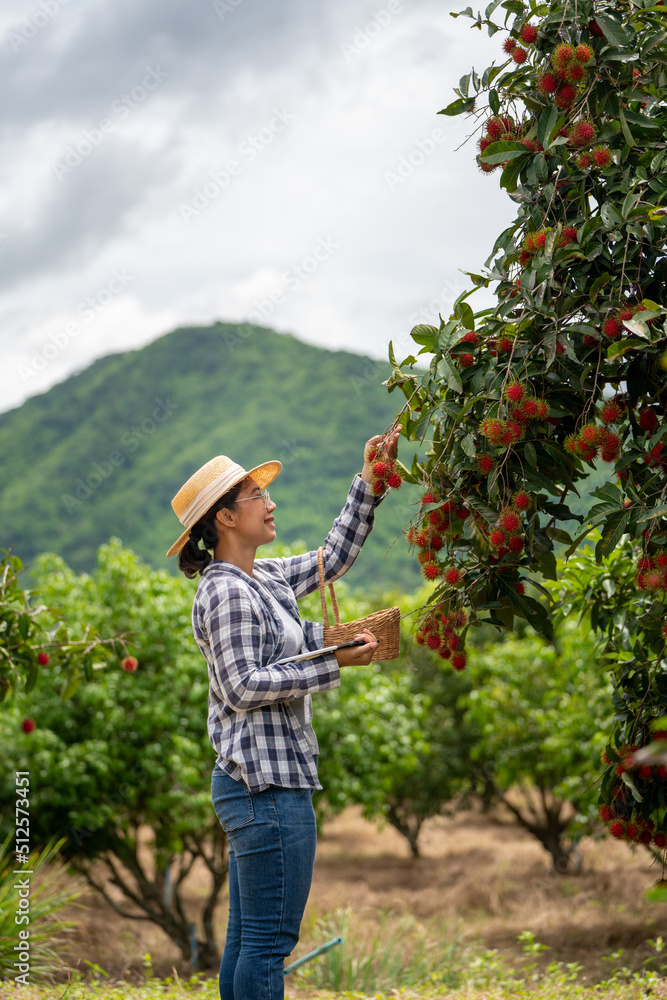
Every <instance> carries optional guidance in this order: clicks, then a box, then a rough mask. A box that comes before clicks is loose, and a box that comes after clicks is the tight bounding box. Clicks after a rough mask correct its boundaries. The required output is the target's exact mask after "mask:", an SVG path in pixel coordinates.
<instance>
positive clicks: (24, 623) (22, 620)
mask: <svg viewBox="0 0 667 1000" xmlns="http://www.w3.org/2000/svg"><path fill="white" fill-rule="evenodd" d="M29 632H30V615H19V635H20V636H21V638H22V639H27V638H28V633H29Z"/></svg>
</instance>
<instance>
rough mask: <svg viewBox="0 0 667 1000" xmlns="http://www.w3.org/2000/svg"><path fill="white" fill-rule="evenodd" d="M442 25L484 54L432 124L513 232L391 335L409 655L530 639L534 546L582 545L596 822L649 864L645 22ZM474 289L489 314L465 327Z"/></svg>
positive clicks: (653, 297) (653, 238)
mask: <svg viewBox="0 0 667 1000" xmlns="http://www.w3.org/2000/svg"><path fill="white" fill-rule="evenodd" d="M453 16H455V17H459V16H466V17H470V18H472V20H473V22H474V23H473V27H477V28H479V29H482V28H483V27H486V28H487V29H488V31H489V34H491V35H494V34H495V33H496V32H502V34H501V35H500V41H499V45H498V48H499V53H500V55H501V58H500V65H495V64H494V65H493V66H491V67H489V68H488V69H486V70H485V71H484V72H483V73H482V74H481V75H478V74H477V73H476V72H475V71H474V70H473V71H472V72H471V73H470V74H468V75H467V76H465V77H463V78H462V80H461V81H460V84H459V88H458V89H457V91H456V94H457V98H456V100H455V101H454V102H453V103H452V104H450V105H449V106H448V107H447V108H445V109H444V111H443V112H441V113H442V114H446V115H459V114H467V115H468V117H469V119H470V120H471V121H472V123H473V125H474V131H475V133H476V136H477V165H478V168H479V169H480V171H481V172H482V173H484V174H490V175H493V174H495V175H496V177H498V178H499V182H500V187H501V188H502V189H504V190H505V191H506V192H507V194H508V195H509V197H510V198H512V200H513V201H514V202H515V204H516V206H517V214H516V218H515V220H514V221H513V223H512V225H511V226H510V227H509V228H508V229H506V230H505V231H504V232H503V233H501V234H500V236H499V237H498V238H497V240H496V242H495V245H494V248H493V251H492V254H491V256H490V258H489V260H488V261H487V262H486V265H485V268H486V270H485V272H484V273H483V274H472V273H469V272H467V273H468V274H469V277H470V280H471V287H470V289H469V290H467V291H466V292H464V293H463V294H462V295H461V296H460V297H459V299H458V300H457V301H456V303H455V307H454V311H453V314H452V315H451V316H450V317H448V318H447V319H446V320H445V319H443V318H442V317H440V322H439V324H438V325H437V326H427V325H421V326H417V327H415V329H414V330H413V331H412V337H413V340H414V341H415V342H416V344H418V345H419V346H420V347H421V350H420V351H419V354H425V355H429V356H430V367H429V370H428V372H427V373H426V374H422V373H421V372H419V371H417V372H415V371H414V365H415V364H416V361H417V359H416V358H415V357H413V356H410V357H408V358H406V359H404V360H403V361H402V362H400V364H399V363H398V362H397V361H396V358H395V356H394V354H393V350H391V349H390V359H391V361H392V365H393V367H394V374H393V376H392V378H391V379H390V380H389V383H388V384H389V386H390V389H393V388H395V387H400V388H401V390H402V391H403V392H404V394H405V396H406V399H407V403H406V405H405V407H404V409H403V411H402V413H401V417H400V419H401V423H402V426H403V432H404V435H405V436H406V438H407V439H408V440H412V441H423V440H424V439H425V438H426V439H427V440H428V441H429V443H430V447H429V450H428V454H427V457H426V459H425V460H424V461H423V462H420V461H419V460H418V459H417V458H415V460H414V461H413V463H412V468H411V469H406V468H403V469H402V470H401V471H402V472H403V475H404V478H407V479H409V480H411V481H414V482H421V483H422V484H423V485H424V487H425V492H424V494H423V497H422V504H421V507H420V510H419V513H418V515H417V516H416V517H415V519H414V523H413V524H412V525H411V526H410V527H409V529H408V531H407V537H408V541H409V543H410V544H411V545H412V546H413V547H414V548H415V551H416V553H417V555H418V558H419V561H420V562H421V564H422V566H423V572H424V575H425V577H426V578H427V579H429V580H433V581H434V582H435V584H436V587H435V590H434V593H433V597H432V600H431V601H430V602H429V604H428V605H427V606H426V607H425V608H424V609H423V611H422V618H421V622H420V627H419V631H418V633H417V640H418V641H419V642H422V643H424V644H426V645H427V646H429V647H430V648H431V649H433V650H436V651H437V652H439V653H440V655H441V656H442V657H443V658H444V659H447V660H449V661H450V663H451V665H452V667H454V668H455V669H463V668H464V667H465V665H466V652H465V640H466V634H467V632H468V630H469V629H470V627H471V626H478V625H480V624H481V623H485V622H486V623H491V624H492V625H495V626H497V627H498V628H499V629H505V630H511V629H512V628H513V625H514V620H515V617H519V618H523V619H525V620H527V621H528V622H529V623H530V625H532V626H533V628H534V629H535V630H536V631H537V632H538V633H540V634H541V635H543V636H545V637H546V638H547V639H551V638H552V635H553V631H552V608H553V598H552V596H551V590H553V589H554V587H553V586H552V587H551V590H549V589H547V588H546V587H545V586H544V582H545V581H549V580H552V581H558V579H559V575H560V574H559V569H558V566H557V561H556V552H555V546H558V549H559V551H558V554H559V555H564V556H573V555H575V554H576V555H577V556H579V555H580V554H581V553H582V552H583V551H584V550H587V545H588V543H590V542H591V541H593V542H594V545H595V551H594V564H593V565H594V566H598V567H599V574H600V579H602V578H603V577H604V579H605V580H607V581H608V583H607V584H605V588H606V589H602V590H600V588H599V587H598V586H597V583H596V572H593V573H591V574H589V576H590V588H589V590H588V591H583V592H580V593H578V594H577V595H575V597H572V598H571V599H570V601H569V604H570V606H574V605H577V601H579V607H580V609H581V610H582V611H585V612H588V613H589V614H590V616H591V624H592V625H593V627H594V628H595V629H597V631H598V632H599V634H600V636H601V641H603V642H604V644H605V649H604V652H606V654H608V659H610V661H611V662H610V666H611V667H613V671H614V685H615V696H614V703H615V708H616V722H615V725H614V729H613V732H612V733H611V734H610V739H609V744H608V746H607V748H606V750H605V758H606V772H605V775H604V778H603V782H602V801H603V805H602V809H601V815H602V817H603V818H604V819H606V820H607V821H608V822H609V824H610V830H611V832H612V833H613V834H614V835H617V836H620V837H623V838H626V839H629V840H635V841H639V842H643V843H646V844H650V843H651V842H652V843H653V845H654V847H655V848H658V849H660V848H662V847H664V845H665V834H666V832H667V822H666V818H665V814H666V811H667V798H666V792H667V768H665V767H664V766H662V765H661V766H651V765H649V764H643V765H642V766H641V767H639V766H633V764H634V763H635V762H634V761H633V758H632V753H633V750H634V749H636V748H637V747H641V746H643V745H645V744H647V743H650V742H651V741H652V739H653V731H654V730H655V726H654V727H653V730H652V728H651V724H652V722H653V723H657V720H658V719H660V718H661V717H662V716H664V715H665V714H667V655H666V643H667V606H666V604H667V597H666V594H665V590H666V588H667V421H666V419H665V403H666V401H667V391H666V387H665V370H664V367H663V365H662V363H661V359H662V358H663V356H664V354H665V348H666V347H667V324H666V322H665V312H666V310H665V281H666V280H667V256H666V255H665V232H666V229H665V225H666V219H667V170H666V167H667V145H666V141H667V105H666V97H667V30H666V29H667V6H665V5H664V4H655V3H652V2H651V0H629V2H623V3H621V2H618V3H606V2H596V3H592V2H591V0H553V2H550V3H544V4H538V3H535V2H531V4H530V6H528V5H527V4H524V3H521V2H520V0H506V2H504V3H499V0H494V2H493V3H491V4H490V6H489V7H487V9H486V12H485V14H484V16H482V15H481V14H477V15H475V14H473V11H472V9H471V8H468V9H467V10H466V11H463V12H462V14H461V15H453ZM491 284H493V285H494V286H495V295H496V298H497V302H496V304H495V305H494V306H493V307H491V308H487V309H483V310H481V311H478V312H474V311H473V309H472V307H471V306H470V304H469V302H468V299H469V297H470V296H471V295H472V294H473V292H474V291H475V290H476V289H477V288H479V287H482V286H484V287H488V286H489V285H491ZM594 468H598V469H599V468H602V469H603V470H604V472H605V473H606V475H605V479H606V482H605V483H604V484H603V485H601V486H599V487H598V488H597V489H596V490H595V491H594V493H593V497H594V500H592V501H591V505H590V507H589V509H588V510H587V511H586V513H585V516H583V517H582V516H581V515H580V514H577V513H575V512H574V511H573V510H572V509H571V507H570V498H571V497H572V496H573V495H575V496H576V495H579V487H581V486H582V484H584V483H585V480H586V478H587V477H588V476H589V475H590V473H591V471H592V470H593V469H594ZM621 539H624V542H623V545H624V550H623V551H624V556H623V560H621V561H618V560H617V561H616V562H615V563H614V566H616V568H618V566H621V565H623V566H624V568H625V570H626V575H625V576H624V577H621V578H619V579H618V580H616V579H615V577H614V575H613V572H610V571H609V570H608V568H607V569H605V567H606V566H607V560H608V559H609V558H610V557H612V556H613V554H614V552H615V550H616V548H617V546H618V545H619V542H620V541H621ZM628 551H629V552H630V555H629V557H628ZM603 570H604V572H603ZM556 586H557V587H558V586H560V584H556ZM561 593H562V590H561ZM658 731H659V733H660V735H662V724H660V728H659V730H658ZM666 739H667V735H666Z"/></svg>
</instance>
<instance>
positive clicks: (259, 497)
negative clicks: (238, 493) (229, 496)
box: [236, 490, 271, 510]
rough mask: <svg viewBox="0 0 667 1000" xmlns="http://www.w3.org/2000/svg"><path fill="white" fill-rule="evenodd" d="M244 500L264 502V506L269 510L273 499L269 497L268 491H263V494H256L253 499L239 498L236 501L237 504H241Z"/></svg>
mask: <svg viewBox="0 0 667 1000" xmlns="http://www.w3.org/2000/svg"><path fill="white" fill-rule="evenodd" d="M243 500H263V501H264V506H265V507H266V508H267V510H268V507H269V504H270V503H271V497H270V496H269V491H268V490H262V492H261V493H255V494H254V495H253V496H251V497H238V498H237V500H236V502H237V503H241V502H242V501H243Z"/></svg>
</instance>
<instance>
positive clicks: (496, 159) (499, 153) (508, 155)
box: [481, 139, 530, 163]
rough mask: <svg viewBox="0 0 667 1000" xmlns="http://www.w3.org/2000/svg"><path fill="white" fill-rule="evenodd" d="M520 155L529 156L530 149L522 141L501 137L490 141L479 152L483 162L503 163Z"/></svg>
mask: <svg viewBox="0 0 667 1000" xmlns="http://www.w3.org/2000/svg"><path fill="white" fill-rule="evenodd" d="M520 156H530V151H529V150H528V149H527V148H526V147H525V146H524V144H523V143H522V142H515V141H514V139H501V140H500V141H499V142H492V143H491V144H490V145H489V146H487V147H486V149H485V150H484V152H483V153H482V154H481V159H482V160H483V161H484V163H504V162H505V160H515V159H518V158H519V157H520Z"/></svg>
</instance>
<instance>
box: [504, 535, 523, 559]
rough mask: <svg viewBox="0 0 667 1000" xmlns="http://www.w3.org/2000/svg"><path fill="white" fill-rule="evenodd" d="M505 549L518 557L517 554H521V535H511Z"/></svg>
mask: <svg viewBox="0 0 667 1000" xmlns="http://www.w3.org/2000/svg"><path fill="white" fill-rule="evenodd" d="M507 548H508V549H509V550H510V552H512V553H514V555H518V554H519V552H523V538H522V537H521V535H512V537H511V538H510V540H509V541H508V543H507Z"/></svg>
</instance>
